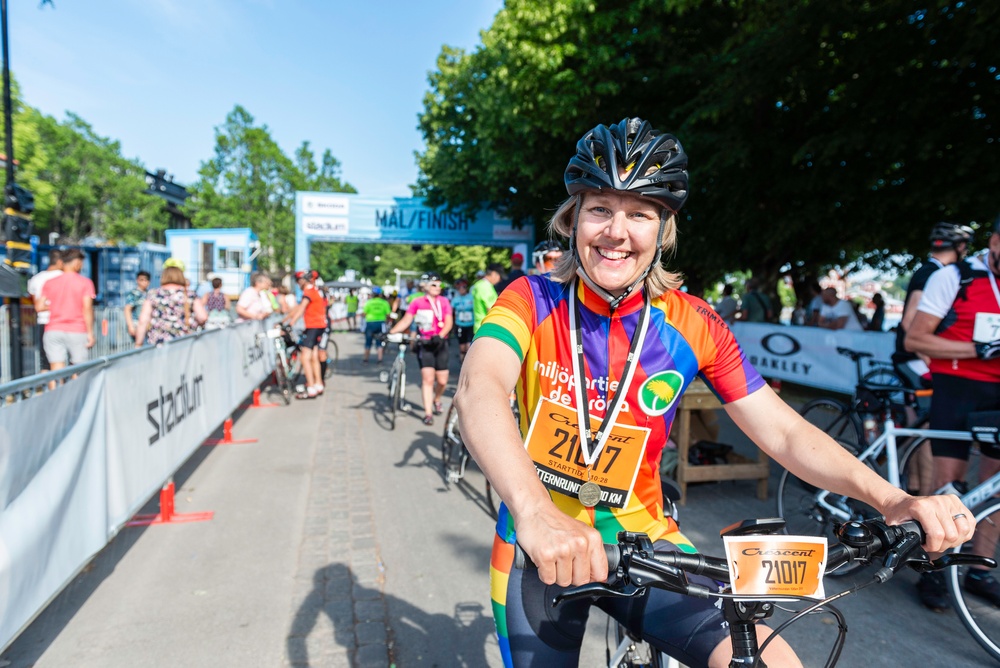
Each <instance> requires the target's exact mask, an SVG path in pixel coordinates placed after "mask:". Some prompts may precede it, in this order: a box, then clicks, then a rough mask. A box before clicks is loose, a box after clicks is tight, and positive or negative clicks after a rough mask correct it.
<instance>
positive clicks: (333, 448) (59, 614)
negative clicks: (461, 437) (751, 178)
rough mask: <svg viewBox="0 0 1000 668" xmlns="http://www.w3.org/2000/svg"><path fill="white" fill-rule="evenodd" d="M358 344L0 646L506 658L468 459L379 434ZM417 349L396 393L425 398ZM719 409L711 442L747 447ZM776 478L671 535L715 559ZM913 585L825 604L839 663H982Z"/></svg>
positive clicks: (822, 654)
mask: <svg viewBox="0 0 1000 668" xmlns="http://www.w3.org/2000/svg"><path fill="white" fill-rule="evenodd" d="M362 338H363V337H362V336H361V335H360V334H353V333H348V334H339V335H337V342H338V344H339V345H340V351H341V363H340V364H339V366H338V369H337V374H336V375H335V376H334V378H333V379H332V380H331V382H330V383H329V385H328V389H327V392H326V394H325V395H324V396H323V397H322V398H321V399H318V400H313V401H299V402H296V403H293V405H292V406H290V407H287V408H285V407H277V408H268V409H251V410H248V411H247V412H245V413H243V414H242V415H240V416H239V419H238V420H237V423H236V426H235V428H234V437H235V438H241V437H256V438H258V439H260V441H259V443H256V444H248V445H240V446H224V447H215V448H208V447H206V448H201V449H200V450H199V451H198V452H197V453H196V454H195V456H194V457H193V458H192V460H191V461H189V463H188V464H187V465H185V467H183V468H182V469H181V471H180V472H178V475H177V476H176V480H177V483H178V489H179V491H178V496H177V511H178V512H189V511H195V510H214V511H215V518H214V520H212V521H211V522H205V523H199V524H188V525H173V526H154V527H149V528H146V529H126V530H124V531H123V532H122V533H121V534H120V535H119V536H118V537H117V538H116V539H115V540H114V541H113V542H112V544H111V545H109V546H108V548H106V549H105V550H104V551H103V552H102V553H101V554H100V555H98V557H97V558H96V559H95V560H94V562H93V564H92V565H91V567H89V568H88V569H87V571H85V572H84V573H82V574H81V575H80V576H79V577H78V578H77V579H76V580H74V581H73V582H72V583H71V584H70V585H69V586H68V587H67V589H66V590H65V591H64V593H63V594H62V595H61V596H60V597H58V598H57V599H56V600H55V601H54V602H53V603H52V604H51V605H50V606H49V607H48V609H47V610H46V611H45V612H44V613H43V614H42V615H41V616H40V617H39V618H38V619H37V620H36V621H35V623H34V624H32V625H31V626H30V627H29V628H28V629H27V630H26V631H25V632H24V633H22V635H21V636H20V638H19V639H18V640H17V641H15V643H14V644H13V645H12V646H11V647H10V648H9V649H8V650H7V651H6V652H5V653H4V655H3V658H4V659H5V660H7V661H10V663H11V665H12V666H15V667H18V666H31V665H34V666H39V667H41V668H47V667H50V666H65V665H73V666H82V667H90V666H93V667H95V668H96V667H98V666H100V667H109V668H116V667H118V666H121V667H123V668H124V667H125V666H129V667H131V666H135V665H143V666H152V667H160V666H175V665H185V666H206V667H209V666H212V667H214V666H219V665H261V666H264V665H267V666H280V665H296V666H307V665H309V666H349V665H357V666H386V665H390V663H394V664H395V665H397V666H421V665H426V666H434V665H441V666H457V665H464V666H491V667H495V666H500V665H501V661H500V653H499V649H498V647H497V643H496V640H495V638H494V631H493V622H492V611H491V608H490V601H489V585H488V578H489V553H490V548H491V545H492V538H493V528H492V527H493V523H492V520H491V519H490V518H489V517H488V515H487V512H486V509H485V503H484V499H483V496H482V493H483V487H484V485H483V479H482V476H481V474H480V473H479V472H478V470H476V469H475V467H474V466H470V469H469V471H468V472H467V474H466V479H465V483H463V484H461V485H459V486H457V487H456V486H448V485H446V484H445V482H444V479H443V476H442V471H441V466H440V441H441V430H442V429H443V425H442V424H441V423H442V419H441V418H438V419H437V420H436V423H435V425H434V426H433V427H428V426H425V425H423V424H422V423H421V421H420V418H421V416H422V411H421V410H420V409H419V407H418V408H417V409H416V410H415V411H414V413H413V414H412V415H403V416H401V417H400V418H399V419H398V421H397V426H396V429H395V430H394V431H390V430H389V429H388V422H387V421H386V420H385V418H384V413H383V411H384V410H385V409H386V407H387V402H386V398H385V395H386V388H385V386H384V384H381V383H379V382H378V366H377V365H376V364H374V361H373V363H372V364H369V365H362V364H361V362H360V360H361V347H362ZM414 362H415V360H414V359H413V357H412V356H410V357H409V363H410V365H411V368H410V370H409V373H408V377H409V378H410V379H411V380H410V385H409V386H408V387H407V398H408V399H410V400H411V401H414V402H417V403H419V386H418V384H417V383H418V380H417V379H419V374H418V373H417V369H416V365H415V363H414ZM388 363H389V358H388V357H387V361H386V368H387V367H388ZM456 379H457V356H456V360H455V365H453V374H452V385H454V381H455V380H456ZM450 394H451V392H450V391H449V393H448V395H449V397H450ZM265 399H266V395H265ZM449 401H450V398H446V400H445V408H446V409H447V406H448V402H449ZM722 422H723V429H722V433H721V435H720V440H722V441H725V442H728V443H731V444H734V445H735V446H736V448H737V450H738V451H741V450H742V451H746V449H747V447H748V446H747V444H746V443H745V442H743V441H741V440H740V439H738V438H737V437H736V435H735V433H734V430H733V428H732V427H731V425H730V424H729V423H727V422H726V421H725V419H724V418H723V420H722ZM772 483H776V476H775V477H773V479H772ZM773 489H774V484H772V498H771V499H768V500H767V501H758V500H757V499H756V496H755V483H754V482H753V481H744V482H723V483H706V484H701V485H694V486H691V487H689V489H688V497H689V499H688V504H687V506H685V507H683V508H681V526H682V529H683V530H684V531H685V532H687V533H688V535H689V536H690V537H691V538H692V539H693V540H694V541H695V544H696V545H698V546H699V547H700V548H701V549H703V550H706V551H708V552H710V553H713V554H718V555H721V554H723V550H722V542H721V540H720V539H719V538H718V531H719V529H720V528H721V527H723V526H726V525H728V524H731V523H732V522H735V521H737V520H740V519H744V518H748V517H769V516H771V515H773V514H774V499H773ZM915 581H916V576H915V574H913V573H909V572H905V573H900V574H899V575H897V576H896V578H895V579H894V580H892V581H890V582H889V583H888V584H886V585H878V586H876V587H873V588H870V589H868V590H866V591H864V592H861V593H860V594H859V595H857V596H853V597H850V598H848V599H846V600H843V601H841V602H840V603H839V604H838V605H839V607H840V608H841V610H843V611H844V613H845V615H846V616H847V622H848V627H849V629H850V632H849V634H848V637H847V645H846V647H845V649H844V653H843V655H842V658H841V661H840V665H843V666H858V665H870V664H873V663H878V662H881V663H882V664H884V665H921V666H981V665H984V664H985V663H986V662H987V657H986V655H985V654H984V653H982V652H981V650H980V649H979V648H978V646H977V645H976V644H975V643H974V642H973V641H972V639H971V638H970V637H969V636H968V634H967V633H966V632H965V630H964V628H963V627H962V626H961V624H960V623H959V622H958V620H957V618H956V617H955V615H954V614H952V613H948V614H935V613H932V612H930V611H928V610H925V609H924V608H922V607H921V606H920V604H919V603H918V602H917V600H916V596H915V593H914V583H915ZM841 584H842V582H841V581H836V580H829V579H828V580H827V589H828V591H836V590H839V588H840V586H841ZM605 621H606V618H605V617H604V616H603V613H601V612H600V611H596V610H595V611H594V613H593V614H592V615H591V621H590V625H589V627H588V633H587V637H586V639H585V641H584V652H583V658H582V660H581V666H584V667H585V668H596V667H598V666H601V665H602V662H604V661H606V659H605V642H604V630H605ZM785 637H786V638H788V640H789V641H790V642H791V643H792V645H793V646H794V647H795V648H796V650H797V651H798V652H799V654H800V656H802V657H803V660H804V661H805V663H806V665H810V666H813V665H823V662H824V661H825V659H826V656H827V653H828V652H829V648H830V646H831V643H832V642H833V639H834V637H835V625H834V624H833V623H832V618H831V617H829V616H817V617H812V618H810V619H808V620H805V621H803V622H800V623H798V624H796V625H795V626H793V627H792V628H791V629H790V630H789V631H787V632H786V634H785Z"/></svg>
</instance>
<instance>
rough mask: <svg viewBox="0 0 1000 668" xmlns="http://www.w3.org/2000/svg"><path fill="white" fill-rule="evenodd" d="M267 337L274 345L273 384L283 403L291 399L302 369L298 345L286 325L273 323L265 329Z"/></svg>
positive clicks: (289, 401)
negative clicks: (273, 324) (272, 325)
mask: <svg viewBox="0 0 1000 668" xmlns="http://www.w3.org/2000/svg"><path fill="white" fill-rule="evenodd" d="M267 338H268V339H270V340H271V345H273V346H274V372H273V374H272V375H273V378H274V385H275V387H277V388H278V391H279V392H280V393H281V398H282V399H283V400H284V402H285V404H286V405H287V404H289V403H291V401H292V394H294V392H295V388H294V386H293V384H294V382H295V379H296V378H297V377H298V375H299V372H300V371H301V370H302V363H301V361H300V360H299V346H298V344H297V343H296V342H295V340H294V339H293V337H292V328H291V327H289V326H288V325H275V326H274V327H273V328H271V329H269V330H267Z"/></svg>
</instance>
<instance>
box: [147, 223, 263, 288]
mask: <svg viewBox="0 0 1000 668" xmlns="http://www.w3.org/2000/svg"><path fill="white" fill-rule="evenodd" d="M166 236H167V248H168V249H169V251H170V257H174V258H177V259H179V260H181V261H182V262H183V263H184V267H185V272H184V273H185V275H186V276H187V279H188V280H189V281H190V282H191V285H192V286H197V287H198V289H199V291H201V290H202V289H204V287H205V286H206V285H207V284H208V282H209V281H210V280H211V278H214V277H218V278H221V279H222V291H223V292H225V293H226V294H229V295H237V294H239V293H240V292H242V291H243V290H245V289H246V288H247V287H249V285H250V275H251V274H252V273H253V272H254V271H256V270H257V255H258V254H259V253H260V241H259V240H258V239H257V235H256V234H254V232H253V230H251V229H250V228H248V227H231V228H211V229H195V230H167V231H166Z"/></svg>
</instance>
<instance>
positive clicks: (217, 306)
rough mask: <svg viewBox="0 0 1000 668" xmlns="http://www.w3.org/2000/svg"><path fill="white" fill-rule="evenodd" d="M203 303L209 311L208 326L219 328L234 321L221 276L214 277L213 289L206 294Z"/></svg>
mask: <svg viewBox="0 0 1000 668" xmlns="http://www.w3.org/2000/svg"><path fill="white" fill-rule="evenodd" d="M202 305H203V306H204V307H205V311H207V312H208V321H207V322H206V323H205V325H206V327H209V328H212V329H218V328H219V327H225V326H226V325H228V324H229V323H231V322H232V321H233V316H232V314H231V313H230V312H229V297H227V296H226V294H225V293H224V292H223V291H222V279H221V278H218V277H216V278H213V279H212V291H211V292H209V293H208V294H206V295H205V296H204V298H203V299H202Z"/></svg>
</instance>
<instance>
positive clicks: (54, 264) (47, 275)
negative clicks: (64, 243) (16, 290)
mask: <svg viewBox="0 0 1000 668" xmlns="http://www.w3.org/2000/svg"><path fill="white" fill-rule="evenodd" d="M62 273H63V259H62V252H61V251H59V250H58V249H56V248H53V249H52V250H50V251H49V268H48V269H46V270H45V271H40V272H38V273H37V274H35V275H34V276H32V277H31V278H30V279H28V294H29V295H31V296H32V297H33V298H34V297H38V296H39V295H41V294H42V287H43V286H44V285H45V284H46V283H48V282H49V281H50V280H52V279H53V278H55V277H56V276H60V275H62ZM35 323H36V324H37V325H38V327H37V334H36V336H37V337H38V352H39V357H40V360H39V361H40V368H39V369H38V370H39V371H48V369H49V358H48V357H47V356H46V355H45V346H43V345H42V337H43V336H45V333H44V332H45V325H47V324H49V312H48V311H39V312H38V313H36V315H35Z"/></svg>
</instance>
